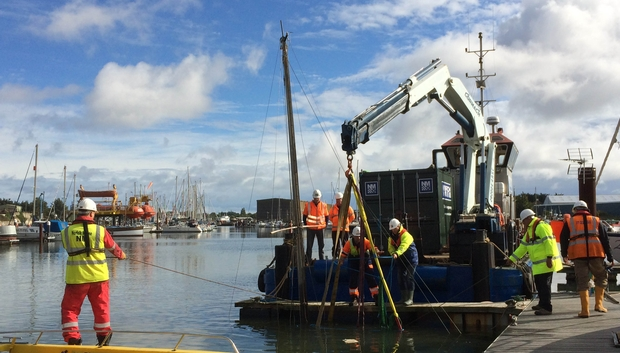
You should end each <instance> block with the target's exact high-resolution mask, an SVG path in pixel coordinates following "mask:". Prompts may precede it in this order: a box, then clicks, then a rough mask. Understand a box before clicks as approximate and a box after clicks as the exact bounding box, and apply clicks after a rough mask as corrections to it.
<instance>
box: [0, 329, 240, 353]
mask: <svg viewBox="0 0 620 353" xmlns="http://www.w3.org/2000/svg"><path fill="white" fill-rule="evenodd" d="M81 331H83V332H84V330H81ZM52 332H55V333H58V332H57V331H41V332H22V331H19V332H1V334H2V341H0V352H9V353H53V352H54V353H55V352H72V353H86V352H94V351H97V352H104V353H105V352H116V353H119V352H120V353H124V352H127V353H128V352H147V353H163V352H186V353H190V352H195V353H199V352H200V353H224V352H223V351H213V350H203V349H182V348H179V347H181V344H182V343H185V342H187V341H192V343H194V344H192V345H193V346H196V344H195V343H196V342H201V343H202V344H200V346H204V344H205V343H204V342H213V341H214V340H224V341H227V342H228V344H230V346H231V348H230V350H228V351H225V352H235V353H239V350H238V349H237V346H236V345H235V343H234V342H233V341H232V340H231V339H230V338H228V337H225V336H216V335H205V334H189V333H176V332H139V331H124V332H123V331H114V333H115V334H116V335H115V337H116V336H118V335H125V336H126V335H131V336H132V337H136V341H138V342H153V340H152V339H146V340H145V339H144V337H146V336H147V335H151V336H154V335H156V336H155V338H156V339H158V340H159V339H160V338H162V337H164V336H171V337H179V338H178V339H176V338H174V340H173V339H172V338H171V340H169V341H170V342H171V345H170V346H169V347H167V348H155V347H138V346H99V345H86V344H85V345H80V346H68V345H66V344H48V343H40V341H41V338H42V336H43V334H44V333H52ZM24 335H30V336H31V337H33V339H34V341H33V342H32V343H30V342H24V341H23V339H22V337H23V336H24ZM184 339H185V342H183V340H184ZM207 344H208V343H207ZM185 345H186V346H187V345H189V344H185ZM69 348H70V349H69Z"/></svg>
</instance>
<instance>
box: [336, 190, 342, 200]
mask: <svg viewBox="0 0 620 353" xmlns="http://www.w3.org/2000/svg"><path fill="white" fill-rule="evenodd" d="M340 199H342V193H341V192H337V193H336V200H340Z"/></svg>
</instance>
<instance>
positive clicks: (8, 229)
mask: <svg viewBox="0 0 620 353" xmlns="http://www.w3.org/2000/svg"><path fill="white" fill-rule="evenodd" d="M18 242H19V240H18V239H17V231H16V229H15V226H0V245H12V244H15V243H18Z"/></svg>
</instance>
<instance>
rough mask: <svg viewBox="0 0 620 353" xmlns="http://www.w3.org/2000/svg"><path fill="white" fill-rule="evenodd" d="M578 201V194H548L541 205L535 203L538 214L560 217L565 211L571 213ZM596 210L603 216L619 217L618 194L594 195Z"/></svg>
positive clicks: (619, 196)
mask: <svg viewBox="0 0 620 353" xmlns="http://www.w3.org/2000/svg"><path fill="white" fill-rule="evenodd" d="M577 201H579V195H548V196H547V197H546V198H545V201H544V202H543V203H542V204H541V205H535V206H534V208H535V210H534V211H535V212H536V214H538V215H550V216H553V217H562V215H563V214H565V213H571V211H572V208H573V205H574V204H575V202H577ZM596 211H597V213H598V215H599V216H601V217H603V218H606V219H608V218H615V219H619V218H620V195H596Z"/></svg>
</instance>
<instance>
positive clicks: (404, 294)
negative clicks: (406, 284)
mask: <svg viewBox="0 0 620 353" xmlns="http://www.w3.org/2000/svg"><path fill="white" fill-rule="evenodd" d="M405 300H407V290H406V289H401V290H400V300H399V301H397V302H396V304H403V303H404V302H405Z"/></svg>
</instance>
